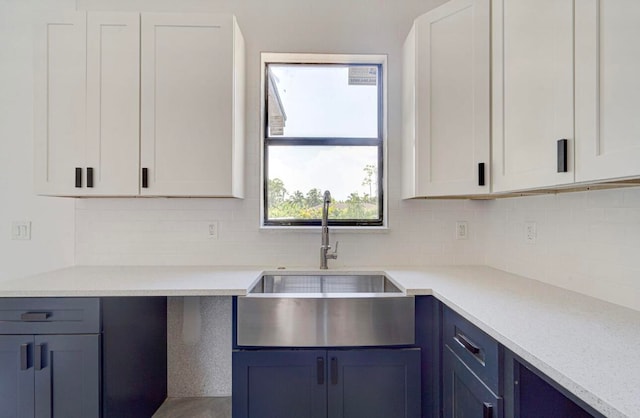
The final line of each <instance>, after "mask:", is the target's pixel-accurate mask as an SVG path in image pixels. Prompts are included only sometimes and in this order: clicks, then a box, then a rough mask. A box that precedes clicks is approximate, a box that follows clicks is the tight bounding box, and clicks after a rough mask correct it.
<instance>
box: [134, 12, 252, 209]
mask: <svg viewBox="0 0 640 418" xmlns="http://www.w3.org/2000/svg"><path fill="white" fill-rule="evenodd" d="M243 72H244V50H243V40H242V35H241V33H240V31H239V30H238V27H237V24H236V21H235V18H234V17H233V16H231V15H208V14H184V15H181V14H143V15H142V86H141V91H142V104H141V109H142V118H141V123H142V125H141V129H142V130H141V166H142V169H143V184H142V189H141V193H142V194H143V195H158V196H234V197H242V176H241V173H240V172H239V170H241V169H242V164H241V162H242V154H243V149H242V146H241V145H242V141H243V125H244V122H243V117H242V115H243V113H244V109H243V107H244V101H243V97H244V90H243V85H244V82H243V80H244V78H243ZM234 171H235V172H234Z"/></svg>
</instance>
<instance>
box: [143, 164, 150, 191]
mask: <svg viewBox="0 0 640 418" xmlns="http://www.w3.org/2000/svg"><path fill="white" fill-rule="evenodd" d="M142 187H143V188H145V189H146V188H148V187H149V169H148V168H146V167H144V168H143V169H142Z"/></svg>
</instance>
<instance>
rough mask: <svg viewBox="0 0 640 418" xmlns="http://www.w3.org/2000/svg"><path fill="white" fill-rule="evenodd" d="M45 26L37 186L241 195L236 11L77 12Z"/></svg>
mask: <svg viewBox="0 0 640 418" xmlns="http://www.w3.org/2000/svg"><path fill="white" fill-rule="evenodd" d="M38 31H39V33H38V35H37V51H36V86H35V101H36V110H35V122H36V135H35V138H36V190H37V192H38V193H39V194H45V195H60V196H137V195H143V196H211V197H243V189H244V179H243V169H244V167H243V162H244V146H243V143H244V41H243V38H242V34H241V32H240V30H239V28H238V25H237V22H236V20H235V17H234V16H232V15H218V14H176V13H162V14H160V13H142V14H139V13H108V12H87V13H85V12H72V13H65V14H61V15H58V16H47V18H46V19H44V20H43V21H42V22H41V23H39V24H38Z"/></svg>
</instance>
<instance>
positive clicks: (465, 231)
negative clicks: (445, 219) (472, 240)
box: [456, 221, 469, 239]
mask: <svg viewBox="0 0 640 418" xmlns="http://www.w3.org/2000/svg"><path fill="white" fill-rule="evenodd" d="M456 239H469V223H468V222H467V221H458V222H456Z"/></svg>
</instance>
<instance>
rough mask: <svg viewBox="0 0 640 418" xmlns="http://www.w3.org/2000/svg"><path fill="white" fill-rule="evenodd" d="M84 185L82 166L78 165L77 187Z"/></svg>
mask: <svg viewBox="0 0 640 418" xmlns="http://www.w3.org/2000/svg"><path fill="white" fill-rule="evenodd" d="M81 187H82V168H80V167H76V188H78V189H79V188H81Z"/></svg>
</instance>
